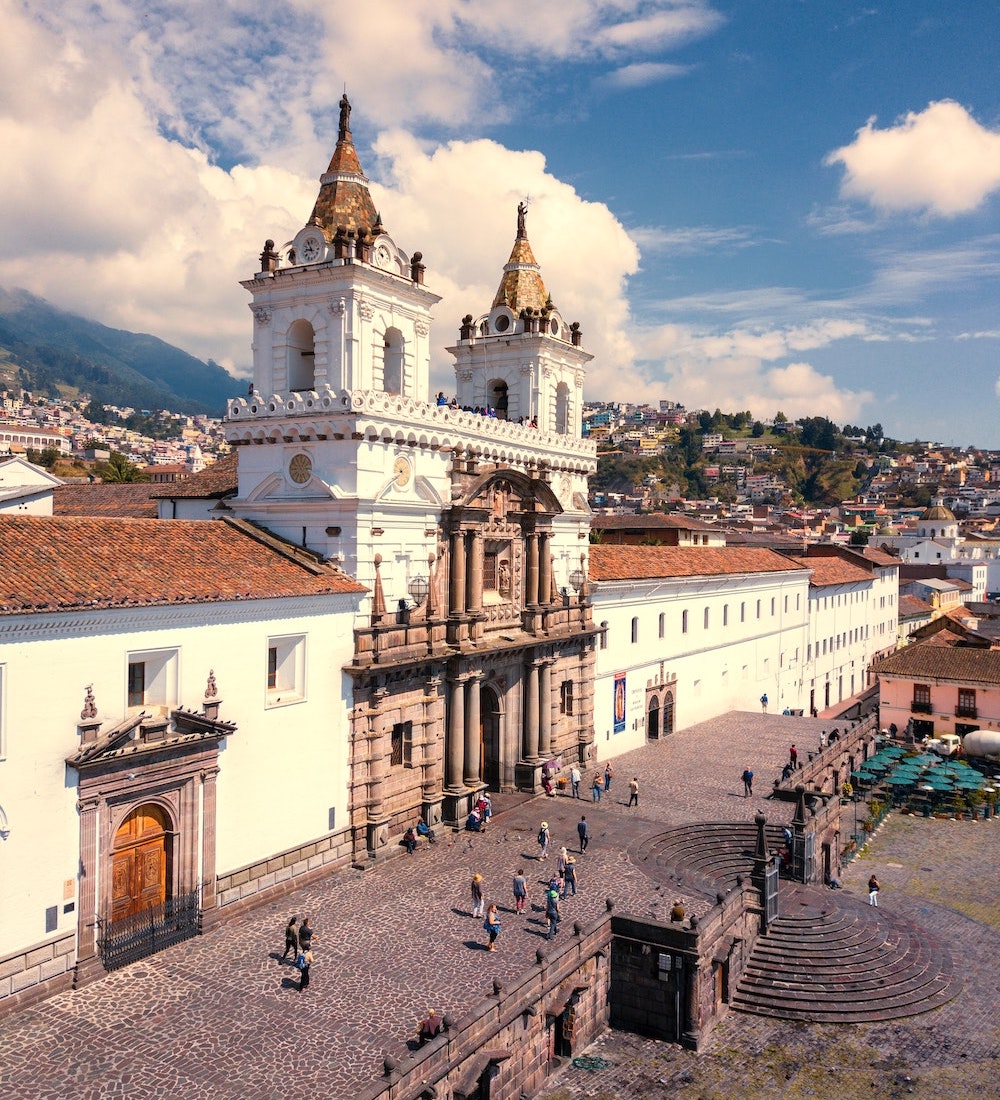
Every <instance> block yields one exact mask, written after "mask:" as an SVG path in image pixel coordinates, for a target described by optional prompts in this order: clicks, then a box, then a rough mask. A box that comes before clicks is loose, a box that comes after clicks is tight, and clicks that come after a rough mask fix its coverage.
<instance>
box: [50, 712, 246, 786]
mask: <svg viewBox="0 0 1000 1100" xmlns="http://www.w3.org/2000/svg"><path fill="white" fill-rule="evenodd" d="M81 732H82V734H83V737H84V738H85V740H84V743H83V744H82V745H81V746H80V748H79V749H77V751H76V752H74V753H72V754H71V755H69V756H67V757H66V763H67V764H68V765H69V766H70V767H71V768H75V769H76V770H77V771H83V770H85V769H88V768H94V767H101V766H104V765H106V764H108V763H110V762H112V761H122V760H127V759H130V758H135V757H138V758H141V757H142V756H144V755H146V754H150V753H154V752H156V753H162V752H163V751H164V750H165V749H171V748H180V747H182V746H183V747H187V746H189V745H192V744H196V743H198V742H203V741H211V742H218V741H219V740H220V739H221V738H223V737H228V736H229V735H230V734H232V733H235V732H236V723H235V722H225V721H223V720H222V719H220V718H211V717H210V716H209V715H207V714H203V713H201V712H199V711H191V710H186V709H184V708H183V707H180V708H177V709H175V710H172V711H171V712H170V714H169V716H168V715H166V714H163V715H154V714H149V713H148V712H147V711H145V710H143V711H139V712H138V713H137V714H132V715H129V716H128V717H127V718H123V719H122V721H120V722H119V723H118V724H117V725H115V726H113V727H112V728H111V729H109V730H106V731H105V732H104V733H98V734H97V736H96V737H94V739H93V740H90V741H88V740H86V737H87V736H88V732H93V733H96V729H95V727H94V726H93V725H82V726H81Z"/></svg>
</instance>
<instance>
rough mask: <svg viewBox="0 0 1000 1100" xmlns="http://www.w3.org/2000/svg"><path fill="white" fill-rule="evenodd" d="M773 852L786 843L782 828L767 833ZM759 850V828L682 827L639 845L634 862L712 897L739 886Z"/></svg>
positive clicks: (731, 825)
mask: <svg viewBox="0 0 1000 1100" xmlns="http://www.w3.org/2000/svg"><path fill="white" fill-rule="evenodd" d="M766 837H767V843H768V846H769V847H770V848H772V849H773V848H777V847H778V846H779V845H780V844H781V843H782V842H783V840H782V830H781V827H780V826H771V827H770V828H768V829H767V830H766ZM756 846H757V828H756V826H755V825H748V824H738V823H717V824H708V825H705V824H701V825H681V826H678V827H677V828H674V829H670V830H668V831H667V832H666V833H660V834H659V835H658V836H655V837H651V838H649V839H648V840H646V841H644V842H643V843H641V844H639V845H638V846H637V847H636V849H635V851H634V854H633V859H634V862H635V863H636V864H637V865H638V866H639V867H640V868H642V869H643V870H645V872H646V873H647V874H650V875H652V876H653V877H655V878H658V879H663V878H665V877H667V878H669V877H672V878H675V879H676V880H677V881H678V884H683V885H684V886H685V887H686V888H688V889H694V890H698V891H700V892H702V893H704V894H706V895H708V896H709V897H714V896H715V894H717V893H719V892H720V891H721V892H725V891H726V890H727V889H730V888H731V887H732V886H734V885H735V883H736V879H737V877H738V876H740V875H744V876H746V875H749V874H750V872H751V871H752V870H753V854H754V850H755V849H756Z"/></svg>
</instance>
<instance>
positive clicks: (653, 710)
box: [646, 695, 660, 740]
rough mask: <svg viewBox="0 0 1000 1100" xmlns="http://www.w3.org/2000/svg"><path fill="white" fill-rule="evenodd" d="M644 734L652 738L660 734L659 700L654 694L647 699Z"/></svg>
mask: <svg viewBox="0 0 1000 1100" xmlns="http://www.w3.org/2000/svg"><path fill="white" fill-rule="evenodd" d="M646 736H647V737H651V738H653V739H654V740H655V739H657V738H658V737H659V736H660V700H659V699H658V698H657V697H656V696H655V695H654V696H652V698H651V699H650V700H649V712H648V714H647V716H646Z"/></svg>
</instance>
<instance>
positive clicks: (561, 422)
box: [556, 382, 569, 435]
mask: <svg viewBox="0 0 1000 1100" xmlns="http://www.w3.org/2000/svg"><path fill="white" fill-rule="evenodd" d="M556 431H557V432H558V433H559V435H568V434H569V386H567V385H566V383H565V382H560V383H559V385H558V386H556Z"/></svg>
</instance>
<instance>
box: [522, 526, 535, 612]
mask: <svg viewBox="0 0 1000 1100" xmlns="http://www.w3.org/2000/svg"><path fill="white" fill-rule="evenodd" d="M524 603H525V606H526V607H537V606H538V536H537V535H536V534H535V532H534V531H532V532H531V534H530V535H528V570H527V576H526V577H525V589H524Z"/></svg>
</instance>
